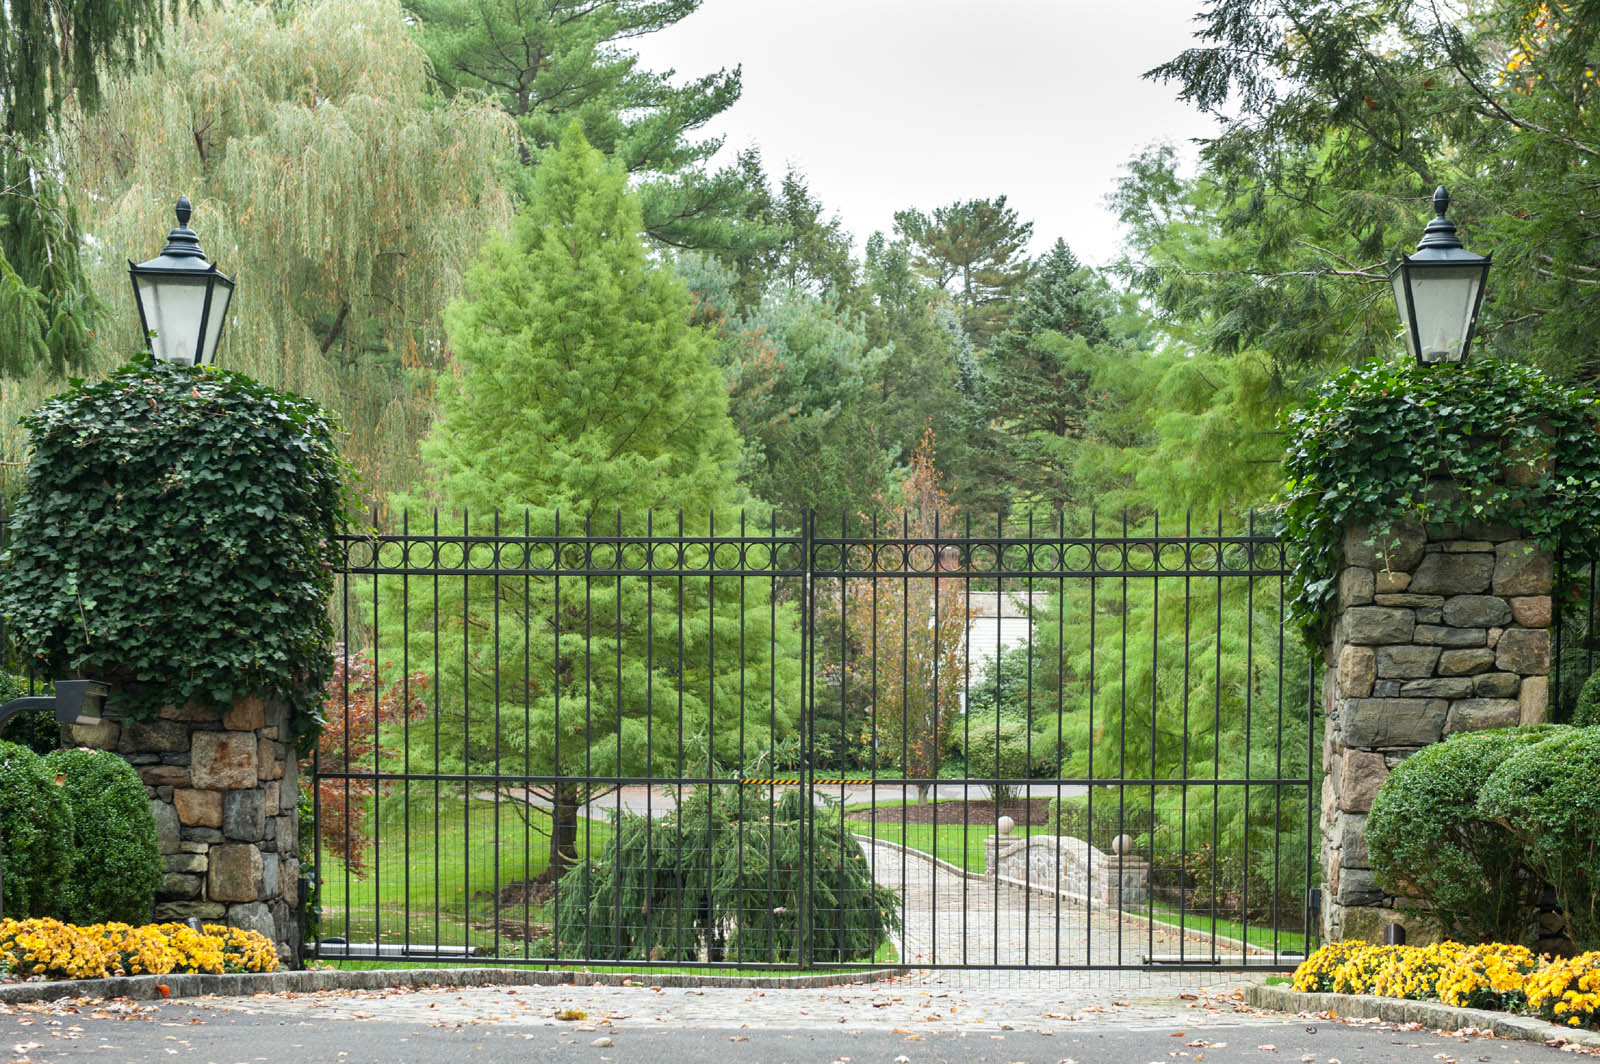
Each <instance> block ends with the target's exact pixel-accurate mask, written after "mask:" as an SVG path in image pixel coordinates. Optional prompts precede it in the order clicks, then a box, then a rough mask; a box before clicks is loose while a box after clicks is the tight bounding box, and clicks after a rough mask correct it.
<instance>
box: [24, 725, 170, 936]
mask: <svg viewBox="0 0 1600 1064" xmlns="http://www.w3.org/2000/svg"><path fill="white" fill-rule="evenodd" d="M44 764H45V769H46V770H47V771H48V772H49V773H50V774H51V775H52V776H54V777H55V779H57V780H60V781H61V788H60V789H61V793H62V794H63V795H64V796H65V798H66V800H67V808H68V809H69V810H71V813H72V824H73V835H74V838H75V840H76V849H75V850H74V852H73V855H72V871H71V873H70V875H69V876H68V877H67V883H66V887H65V889H64V890H63V891H62V894H61V899H60V903H59V904H57V905H55V906H53V907H52V908H53V910H54V912H53V913H52V915H55V916H58V917H60V918H61V919H63V920H65V921H67V922H68V923H72V924H80V925H87V924H99V923H104V922H106V921H108V920H115V921H118V922H120V923H125V924H134V925H138V924H142V923H145V922H146V921H147V920H149V919H150V913H151V909H152V906H153V905H154V904H155V897H156V889H157V888H158V887H160V886H161V845H160V843H159V842H157V840H156V821H155V817H154V816H152V815H151V813H150V800H149V799H148V798H146V797H145V791H144V784H143V783H141V782H140V780H139V774H138V773H137V772H135V771H134V768H133V766H132V765H130V764H128V763H127V762H126V761H124V760H123V759H122V758H120V757H118V756H117V755H116V754H109V753H103V752H101V751H98V750H82V749H79V750H57V751H56V752H54V753H52V754H50V755H49V756H48V757H46V758H45V759H44Z"/></svg>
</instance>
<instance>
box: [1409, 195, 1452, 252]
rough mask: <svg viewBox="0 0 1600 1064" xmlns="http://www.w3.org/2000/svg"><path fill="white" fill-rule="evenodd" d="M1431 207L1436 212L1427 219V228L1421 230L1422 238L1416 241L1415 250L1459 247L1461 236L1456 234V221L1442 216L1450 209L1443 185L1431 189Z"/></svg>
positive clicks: (1448, 196) (1448, 197) (1448, 198)
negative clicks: (1432, 216)
mask: <svg viewBox="0 0 1600 1064" xmlns="http://www.w3.org/2000/svg"><path fill="white" fill-rule="evenodd" d="M1433 209H1434V211H1435V212H1437V214H1436V216H1435V217H1434V218H1432V219H1430V220H1429V221H1428V226H1427V228H1426V229H1424V230H1423V231H1422V239H1421V240H1419V241H1418V242H1417V250H1418V251H1426V250H1427V249H1429V248H1446V249H1448V248H1459V247H1460V246H1461V238H1460V237H1458V236H1456V223H1454V222H1452V221H1451V220H1450V219H1448V218H1446V217H1445V216H1444V212H1445V211H1447V210H1449V209H1450V193H1448V192H1446V191H1445V189H1444V186H1443V185H1440V186H1439V187H1438V188H1436V189H1434V190H1433Z"/></svg>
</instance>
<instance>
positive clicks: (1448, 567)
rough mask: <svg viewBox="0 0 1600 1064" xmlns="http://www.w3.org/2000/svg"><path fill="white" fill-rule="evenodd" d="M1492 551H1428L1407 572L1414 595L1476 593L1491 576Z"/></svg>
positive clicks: (1493, 562) (1493, 561) (1485, 584)
mask: <svg viewBox="0 0 1600 1064" xmlns="http://www.w3.org/2000/svg"><path fill="white" fill-rule="evenodd" d="M1494 567H1495V556H1494V555H1492V554H1444V553H1442V552H1441V553H1438V554H1429V555H1428V556H1427V557H1425V558H1423V559H1422V564H1421V565H1419V566H1417V570H1416V572H1414V573H1413V574H1412V575H1411V586H1410V588H1408V589H1407V590H1409V591H1410V592H1411V593H1412V594H1416V595H1476V594H1478V593H1479V592H1483V591H1487V590H1489V584H1490V582H1491V581H1492V580H1493V579H1494Z"/></svg>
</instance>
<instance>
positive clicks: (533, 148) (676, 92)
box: [406, 0, 750, 250]
mask: <svg viewBox="0 0 1600 1064" xmlns="http://www.w3.org/2000/svg"><path fill="white" fill-rule="evenodd" d="M699 6H700V0H607V2H605V3H594V2H593V0H407V2H406V7H407V9H408V10H409V11H410V12H411V13H412V15H413V16H414V20H415V23H416V26H417V32H418V35H419V39H420V40H421V41H422V43H423V45H424V47H426V48H427V50H428V56H429V58H430V59H431V60H432V63H433V70H434V76H435V77H436V78H437V80H438V82H439V85H440V86H441V87H442V88H443V89H444V90H445V92H446V94H448V95H451V96H457V95H461V94H467V95H472V94H478V93H482V94H485V95H487V96H489V97H491V98H493V99H494V100H496V101H497V102H498V103H499V105H500V106H501V107H502V108H504V109H505V111H506V113H507V114H509V115H511V116H512V118H513V119H515V121H516V123H517V128H518V130H519V133H520V141H521V152H522V157H523V161H524V162H525V163H527V164H529V165H530V166H535V167H536V166H537V164H538V161H539V159H540V157H541V156H542V155H543V154H544V152H546V151H547V150H549V149H550V148H552V147H553V146H554V145H555V144H556V143H557V141H558V140H559V139H560V138H561V136H562V133H563V131H564V130H565V129H566V127H567V125H568V124H569V123H571V122H573V121H576V122H578V123H580V125H581V126H582V128H583V131H584V135H585V137H587V138H588V140H589V143H590V144H592V145H593V146H594V147H596V148H598V149H600V150H601V151H602V152H604V153H605V154H606V155H607V156H608V157H610V158H611V159H613V160H615V161H617V162H618V163H620V164H621V165H622V166H623V167H625V168H626V170H627V171H628V173H629V174H630V175H632V176H633V177H634V179H635V181H636V187H637V190H638V192H639V194H640V197H641V205H642V208H643V218H644V228H645V231H646V232H647V233H649V234H650V236H651V238H652V239H654V240H657V241H659V242H661V243H662V244H665V245H668V246H670V247H678V248H703V249H707V250H724V249H727V248H731V247H737V246H740V245H742V244H743V243H744V242H745V241H746V240H747V239H748V238H749V235H750V234H748V233H747V232H746V231H745V230H746V227H745V226H743V225H741V224H740V215H741V213H742V210H743V206H744V201H745V199H746V198H747V196H748V195H749V194H750V189H749V187H748V185H747V183H746V182H745V180H744V179H743V176H742V175H741V173H740V171H739V169H738V167H732V168H729V169H726V170H722V171H718V172H714V173H708V172H707V171H706V168H705V163H706V162H707V160H709V159H710V158H711V157H712V156H713V155H715V154H716V152H717V150H718V149H719V148H721V147H722V139H721V138H719V137H708V138H704V139H700V140H696V139H692V137H691V134H693V133H694V132H695V131H696V130H698V129H700V128H701V127H703V126H704V125H705V124H706V123H707V122H709V121H711V120H712V119H714V118H715V117H716V116H718V115H720V114H721V113H722V112H723V111H726V110H727V109H728V108H729V107H731V106H733V104H734V102H735V101H737V100H738V99H739V92H740V72H739V68H738V67H735V68H733V69H732V70H718V71H716V72H715V73H711V74H706V75H703V76H701V77H698V78H694V79H692V80H690V81H688V82H687V83H685V84H681V85H674V84H673V83H672V80H671V78H672V73H673V72H672V71H668V72H667V73H666V74H657V73H654V72H652V71H648V70H643V69H640V67H639V57H638V55H636V54H635V53H633V52H631V51H629V50H628V49H627V48H626V46H625V42H627V41H630V40H632V39H634V38H636V37H641V36H644V35H645V34H648V33H655V32H657V31H659V30H662V29H665V28H667V27H669V26H673V25H675V24H676V23H678V22H680V21H681V20H682V19H684V18H686V17H687V16H688V15H690V14H692V13H693V12H694V11H695V9H697V8H698V7H699Z"/></svg>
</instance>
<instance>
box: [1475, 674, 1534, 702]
mask: <svg viewBox="0 0 1600 1064" xmlns="http://www.w3.org/2000/svg"><path fill="white" fill-rule="evenodd" d="M1521 685H1522V677H1520V676H1518V675H1517V674H1516V673H1514V672H1486V673H1483V674H1482V675H1480V676H1475V677H1473V680H1472V693H1473V694H1475V695H1477V696H1478V697H1479V698H1511V697H1513V696H1514V695H1515V694H1516V693H1517V691H1518V689H1519V688H1520V687H1521Z"/></svg>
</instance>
